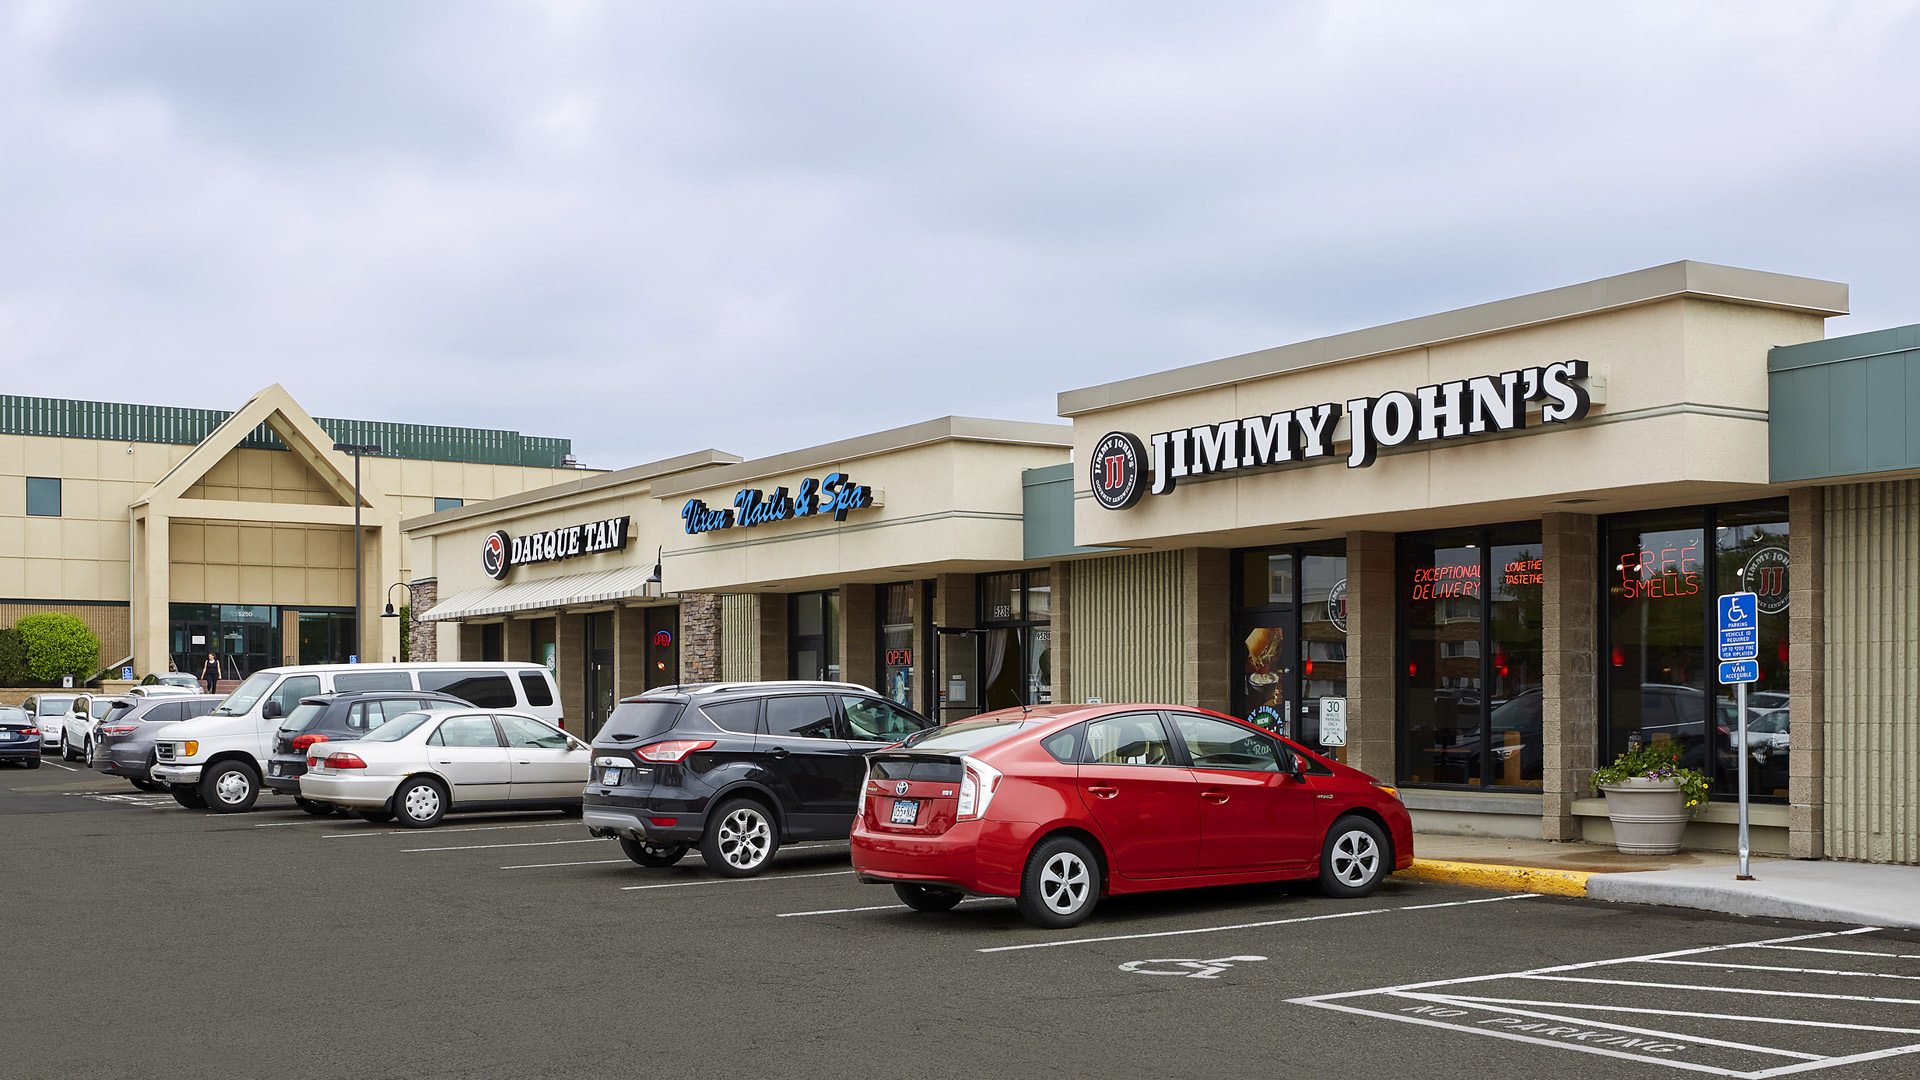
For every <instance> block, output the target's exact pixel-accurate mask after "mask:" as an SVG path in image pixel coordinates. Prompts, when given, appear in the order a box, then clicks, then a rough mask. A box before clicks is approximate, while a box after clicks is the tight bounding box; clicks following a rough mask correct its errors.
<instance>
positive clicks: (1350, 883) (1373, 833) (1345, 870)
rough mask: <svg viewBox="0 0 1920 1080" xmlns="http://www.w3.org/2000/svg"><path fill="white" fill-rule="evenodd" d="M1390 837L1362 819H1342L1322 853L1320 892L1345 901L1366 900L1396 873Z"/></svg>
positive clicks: (1335, 824)
mask: <svg viewBox="0 0 1920 1080" xmlns="http://www.w3.org/2000/svg"><path fill="white" fill-rule="evenodd" d="M1387 851H1388V847H1387V834H1386V833H1385V832H1382V831H1381V829H1380V826H1378V825H1376V824H1374V823H1373V822H1372V821H1369V820H1368V819H1366V818H1363V817H1343V818H1341V819H1340V820H1338V821H1336V822H1334V823H1333V828H1331V829H1328V830H1327V842H1326V844H1325V845H1324V846H1323V847H1321V849H1320V891H1321V892H1324V893H1326V894H1327V895H1328V896H1336V897H1340V898H1342V899H1346V898H1350V897H1355V896H1366V895H1367V894H1369V893H1371V892H1373V890H1375V889H1377V888H1379V887H1380V882H1381V881H1382V880H1384V879H1385V878H1386V876H1387V874H1389V873H1390V872H1392V870H1393V866H1392V864H1391V860H1390V859H1389V857H1388V855H1387Z"/></svg>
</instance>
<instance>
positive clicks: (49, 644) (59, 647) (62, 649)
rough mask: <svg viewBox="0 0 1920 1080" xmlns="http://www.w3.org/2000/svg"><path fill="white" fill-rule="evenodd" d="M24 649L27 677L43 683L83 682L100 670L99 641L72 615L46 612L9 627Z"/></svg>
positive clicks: (85, 625) (30, 616)
mask: <svg viewBox="0 0 1920 1080" xmlns="http://www.w3.org/2000/svg"><path fill="white" fill-rule="evenodd" d="M13 628H14V629H15V630H17V631H19V632H20V641H21V643H22V644H24V645H25V646H26V653H27V674H28V675H30V676H32V677H33V678H35V679H38V680H41V681H43V682H49V683H50V682H56V681H58V680H59V679H60V677H61V676H63V675H71V676H73V677H74V679H75V681H79V680H82V679H85V678H86V677H87V676H88V675H91V674H93V672H94V671H95V670H97V669H98V668H99V667H100V639H99V638H97V637H94V636H93V631H92V630H90V629H88V628H87V624H86V623H84V622H81V621H80V620H79V619H76V618H74V617H73V616H72V615H61V614H58V613H56V612H47V613H45V614H42V615H29V616H27V617H26V618H24V619H21V620H20V621H19V622H17V623H14V624H13Z"/></svg>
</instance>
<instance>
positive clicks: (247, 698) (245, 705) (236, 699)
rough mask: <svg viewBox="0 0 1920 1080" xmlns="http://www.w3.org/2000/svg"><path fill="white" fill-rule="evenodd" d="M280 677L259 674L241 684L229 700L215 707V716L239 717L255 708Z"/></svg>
mask: <svg viewBox="0 0 1920 1080" xmlns="http://www.w3.org/2000/svg"><path fill="white" fill-rule="evenodd" d="M279 677H280V676H278V675H275V674H274V673H273V672H271V671H262V672H258V673H257V674H255V675H254V676H253V677H252V678H250V679H248V680H247V681H246V682H243V683H241V684H240V689H238V690H235V691H234V692H233V693H232V694H230V695H228V696H227V700H225V701H223V702H221V703H220V704H218V705H216V706H214V709H213V715H215V716H239V715H240V714H241V713H244V712H246V711H247V710H249V709H251V708H253V705H254V703H255V702H257V701H259V700H260V699H261V698H263V697H266V696H267V691H268V689H270V688H271V687H272V686H273V683H274V680H276V679H278V678H279Z"/></svg>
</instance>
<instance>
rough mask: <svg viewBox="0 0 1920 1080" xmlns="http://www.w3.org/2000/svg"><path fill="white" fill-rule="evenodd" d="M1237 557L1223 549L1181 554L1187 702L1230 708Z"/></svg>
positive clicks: (1183, 692)
mask: <svg viewBox="0 0 1920 1080" xmlns="http://www.w3.org/2000/svg"><path fill="white" fill-rule="evenodd" d="M1232 565H1233V564H1232V561H1231V558H1230V556H1229V555H1228V553H1227V551H1226V550H1225V549H1224V548H1187V549H1185V550H1184V551H1182V552H1181V553H1180V595H1181V597H1182V601H1181V607H1182V610H1181V613H1180V619H1181V627H1180V629H1181V640H1182V641H1183V642H1184V643H1185V644H1184V646H1183V648H1184V650H1185V651H1184V653H1183V655H1182V656H1181V665H1180V692H1181V695H1182V696H1183V697H1184V698H1185V699H1186V700H1185V701H1178V702H1173V703H1172V704H1176V705H1183V704H1184V705H1197V706H1199V707H1200V708H1202V709H1213V710H1214V711H1216V712H1226V711H1227V709H1228V708H1229V706H1230V699H1229V694H1230V693H1231V690H1232V687H1231V686H1230V685H1229V678H1230V676H1229V672H1228V669H1229V667H1230V664H1231V662H1230V660H1229V657H1230V656H1231V655H1232V651H1233V650H1232V645H1231V640H1232V637H1233V596H1232V592H1233V585H1232V569H1231V567H1232Z"/></svg>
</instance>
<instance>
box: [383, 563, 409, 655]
mask: <svg viewBox="0 0 1920 1080" xmlns="http://www.w3.org/2000/svg"><path fill="white" fill-rule="evenodd" d="M406 587H407V583H406V582H404V581H396V582H394V583H393V584H391V585H389V586H387V610H386V611H385V613H383V614H382V615H381V616H380V617H381V618H383V619H397V618H399V617H400V613H399V612H398V611H395V610H394V609H393V590H395V589H404V588H406ZM408 598H409V599H411V598H412V597H411V593H409V597H408ZM400 662H401V663H403V664H404V663H406V662H407V643H406V641H405V639H402V640H401V642H400Z"/></svg>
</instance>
